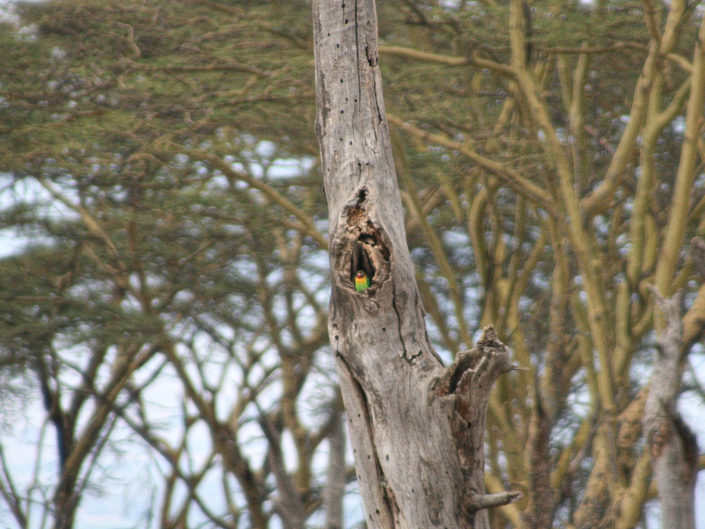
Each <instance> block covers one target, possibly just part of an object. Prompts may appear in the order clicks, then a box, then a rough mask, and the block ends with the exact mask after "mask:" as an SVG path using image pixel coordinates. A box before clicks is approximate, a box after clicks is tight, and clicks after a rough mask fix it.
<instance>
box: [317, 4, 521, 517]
mask: <svg viewBox="0 0 705 529" xmlns="http://www.w3.org/2000/svg"><path fill="white" fill-rule="evenodd" d="M313 27H314V49H315V55H316V88H317V109H318V110H317V111H318V115H317V124H316V129H317V133H318V138H319V142H320V151H321V159H322V166H323V172H324V180H325V191H326V197H327V200H328V208H329V219H330V232H329V233H330V261H331V268H332V283H333V284H332V292H331V303H330V320H329V332H330V339H331V344H332V346H333V350H334V351H335V355H336V359H337V362H336V363H337V367H338V375H339V379H340V386H341V391H342V395H343V399H344V402H345V411H346V415H347V419H348V429H349V432H350V438H351V443H352V447H353V452H354V455H355V463H356V470H357V475H358V480H359V482H360V490H361V492H362V497H363V502H364V505H365V510H366V514H367V525H368V527H371V528H385V529H386V528H390V529H391V528H414V529H416V528H419V527H424V528H431V527H445V528H486V527H488V521H487V516H486V514H485V513H486V511H484V510H483V509H486V508H489V507H492V506H497V505H503V504H506V503H509V502H510V501H513V500H514V499H517V498H518V496H519V494H518V493H515V492H508V493H502V494H493V495H486V494H485V487H484V454H483V435H484V429H485V414H486V410H487V402H488V398H489V393H490V389H491V387H492V385H493V382H494V381H495V380H496V378H497V377H498V376H499V375H500V374H502V373H505V372H507V371H509V370H510V369H511V365H510V362H509V351H508V349H507V348H506V346H504V344H502V343H501V342H500V341H499V340H498V338H497V335H496V333H495V332H494V329H492V328H491V327H488V328H487V329H485V332H484V334H483V337H482V338H481V339H480V341H479V342H478V344H477V346H476V347H475V348H474V349H473V350H472V351H467V352H462V353H459V354H458V355H457V359H456V361H455V362H454V363H453V365H452V366H450V367H449V368H445V369H444V368H443V366H442V364H441V361H440V359H439V358H438V356H437V355H436V353H435V352H434V350H433V348H432V347H431V344H430V342H429V340H428V336H427V334H426V329H425V324H424V312H423V308H422V306H421V300H420V298H419V293H418V290H417V286H416V282H415V281H414V268H413V263H412V262H411V258H410V255H409V250H408V247H407V243H406V234H405V231H404V223H403V221H404V216H403V211H402V206H401V200H400V196H399V189H398V187H397V179H396V174H395V169H394V162H393V159H392V150H391V146H390V141H389V130H388V125H387V120H386V116H385V111H384V102H383V100H382V79H381V75H380V70H379V64H378V54H377V20H376V13H375V5H374V1H373V0H347V1H346V0H336V1H334V2H333V1H329V0H317V1H314V5H313ZM358 272H364V274H362V275H363V276H364V277H367V278H369V281H370V282H369V287H368V288H366V289H364V284H363V286H362V287H361V288H363V290H362V291H358V290H356V288H355V276H356V275H357V273H358ZM364 277H363V279H362V280H361V281H363V283H364Z"/></svg>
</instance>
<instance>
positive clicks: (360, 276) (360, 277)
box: [355, 270, 370, 292]
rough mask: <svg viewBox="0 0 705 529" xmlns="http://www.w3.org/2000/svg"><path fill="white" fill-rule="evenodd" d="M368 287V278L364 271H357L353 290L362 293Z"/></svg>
mask: <svg viewBox="0 0 705 529" xmlns="http://www.w3.org/2000/svg"><path fill="white" fill-rule="evenodd" d="M369 287H370V278H369V277H367V274H366V273H365V271H364V270H358V271H357V274H355V290H357V291H358V292H363V291H365V290H367V289H368V288H369Z"/></svg>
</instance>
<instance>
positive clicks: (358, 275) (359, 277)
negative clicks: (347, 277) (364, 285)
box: [355, 270, 365, 279]
mask: <svg viewBox="0 0 705 529" xmlns="http://www.w3.org/2000/svg"><path fill="white" fill-rule="evenodd" d="M355 277H356V278H357V279H362V278H363V277H365V272H363V271H362V270H358V272H357V275H356V276H355Z"/></svg>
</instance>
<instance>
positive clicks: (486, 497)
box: [467, 490, 522, 511]
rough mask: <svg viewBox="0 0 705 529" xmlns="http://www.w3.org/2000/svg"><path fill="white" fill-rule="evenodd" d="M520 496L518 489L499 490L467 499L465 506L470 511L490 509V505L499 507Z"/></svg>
mask: <svg viewBox="0 0 705 529" xmlns="http://www.w3.org/2000/svg"><path fill="white" fill-rule="evenodd" d="M521 497H522V494H521V492H519V491H518V490H510V491H507V492H499V493H497V494H480V495H478V496H473V497H471V498H470V499H469V500H468V504H467V508H468V509H470V510H471V511H479V510H482V509H491V508H492V507H501V506H502V505H507V504H508V503H512V502H515V501H517V500H519V499H521Z"/></svg>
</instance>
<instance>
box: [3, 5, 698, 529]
mask: <svg viewBox="0 0 705 529" xmlns="http://www.w3.org/2000/svg"><path fill="white" fill-rule="evenodd" d="M310 7H311V6H310V3H309V2H306V1H298V0H291V1H287V2H266V3H264V2H246V1H239V2H234V1H233V2H225V1H197V0H193V1H184V2H181V1H177V2H166V1H159V0H154V1H148V2H144V1H140V2H137V1H132V0H128V1H125V2H120V3H119V5H118V4H116V3H114V2H105V1H101V0H66V1H61V2H58V1H54V2H46V3H37V4H18V5H17V6H16V9H15V10H14V11H11V15H7V16H6V17H5V21H4V22H3V23H2V26H0V48H1V49H2V50H3V53H2V54H1V55H0V185H1V186H2V187H1V188H0V196H1V197H2V201H0V208H1V212H0V219H1V221H0V222H1V224H0V228H1V229H2V231H1V234H2V236H3V239H2V240H3V242H2V244H3V245H4V246H6V247H7V250H6V251H4V252H3V258H2V260H0V307H1V308H0V326H1V328H0V388H1V390H2V406H3V421H2V428H1V429H0V449H1V450H0V465H1V468H0V509H1V511H0V512H2V513H3V515H2V517H3V519H4V520H7V521H6V522H5V523H6V524H7V525H8V526H9V527H23V528H24V527H56V528H70V527H98V526H99V525H100V524H101V523H102V524H103V526H105V527H115V526H118V525H120V526H138V527H147V526H151V527H164V528H167V527H174V528H176V527H257V528H263V527H278V526H284V527H287V528H289V527H291V528H297V527H304V526H325V527H330V528H334V527H351V526H355V525H358V524H360V523H363V520H362V515H361V513H360V508H359V501H358V500H357V499H356V496H355V494H354V490H355V483H354V470H353V469H352V466H351V462H352V458H351V457H350V454H349V453H348V454H346V448H345V442H344V436H343V433H342V432H343V430H342V428H343V424H342V417H343V414H342V405H341V402H340V399H339V397H338V394H337V390H336V386H335V381H334V375H333V371H334V369H333V362H332V359H331V358H330V351H329V348H328V337H327V328H326V319H327V298H328V288H329V287H328V259H327V248H326V245H327V242H326V232H327V220H326V219H327V215H326V212H325V206H324V197H323V191H322V185H321V178H320V175H319V168H318V161H317V147H316V141H315V137H314V130H313V122H314V116H315V109H314V108H313V105H314V86H313V57H312V51H311V27H310V26H311V24H310V16H311V15H310ZM378 16H379V22H380V44H381V45H382V48H381V50H380V51H381V53H382V57H381V64H382V72H383V75H384V77H385V98H386V106H387V110H388V112H389V116H388V119H389V120H390V122H391V123H392V125H393V130H392V134H393V140H394V144H395V149H396V153H395V154H396V159H397V164H398V169H399V170H398V173H399V178H400V185H401V187H402V195H403V200H404V203H405V206H406V208H407V219H406V227H407V234H408V239H409V245H410V249H411V252H412V256H413V258H414V260H415V262H416V264H417V281H418V282H419V288H420V290H421V292H422V295H423V298H424V305H425V307H426V310H427V312H428V318H427V321H428V324H429V328H430V332H431V336H432V339H433V340H434V343H435V344H436V346H437V348H438V350H439V353H440V354H441V356H442V357H443V358H444V359H445V360H446V361H450V360H451V359H452V358H453V355H454V354H455V353H456V352H457V351H459V350H461V349H463V348H467V347H470V346H471V345H472V342H473V340H472V338H473V335H475V334H476V333H477V331H478V330H479V329H481V328H482V326H483V325H486V324H489V323H492V324H494V325H495V327H496V328H497V331H498V333H499V335H500V337H501V338H502V339H503V341H505V342H506V343H507V344H509V345H511V347H512V348H513V351H514V354H515V359H514V360H515V361H516V362H517V363H520V364H522V365H524V366H526V367H529V370H528V371H526V372H519V373H515V374H513V375H512V376H511V377H507V378H506V379H504V380H500V382H499V383H498V385H497V387H496V388H495V393H494V395H493V399H492V402H491V406H490V415H489V417H488V421H489V423H488V425H489V432H488V439H487V457H488V468H487V476H486V479H487V486H488V489H489V491H490V492H492V491H499V490H504V489H505V488H518V489H520V490H522V491H524V492H525V500H524V501H523V502H519V503H518V504H513V505H508V506H506V507H503V508H501V509H498V510H497V511H495V512H493V513H492V520H491V521H492V524H493V527H517V528H519V527H521V528H539V527H551V526H554V527H580V528H582V527H623V528H631V527H646V526H647V525H648V524H649V523H652V522H653V520H654V519H655V518H656V517H657V516H658V512H659V510H658V509H656V508H653V509H652V508H651V506H652V505H654V501H653V500H654V498H655V497H656V493H657V487H656V486H655V484H654V483H653V482H652V479H651V477H652V459H658V456H659V455H660V453H661V450H660V448H661V445H659V443H660V442H661V438H659V436H658V435H656V434H649V435H647V434H646V433H645V431H650V430H648V428H649V427H650V426H649V425H648V424H646V423H645V422H644V424H642V423H643V421H642V417H644V413H645V408H647V401H648V400H649V394H650V392H651V394H652V399H653V398H655V397H654V396H653V395H654V391H653V389H652V388H654V387H656V386H659V384H655V383H652V384H651V385H649V384H648V382H649V380H650V378H651V375H652V372H653V371H654V370H655V369H656V368H657V367H658V362H656V364H657V365H656V366H654V362H653V359H654V358H656V359H657V360H658V359H659V358H660V357H659V356H658V355H656V356H655V354H656V353H655V352H656V351H657V350H666V349H667V347H664V338H665V335H666V330H668V329H671V328H673V325H672V324H673V322H674V321H675V322H680V324H682V332H681V334H680V335H678V336H677V337H676V338H677V344H676V347H677V350H678V354H677V358H676V359H675V362H674V363H673V364H672V369H670V371H669V372H670V373H672V374H673V375H674V376H673V377H671V378H673V379H674V380H670V382H669V384H670V386H669V388H667V389H669V391H666V392H665V393H664V394H659V395H657V396H658V399H659V401H658V402H661V403H662V406H661V407H660V408H659V409H657V410H656V411H655V412H654V411H653V410H652V413H651V414H652V415H653V414H654V413H656V414H657V415H658V414H659V413H660V417H661V419H664V417H665V419H664V420H666V422H665V423H663V422H662V423H660V424H661V425H664V424H665V426H664V428H665V430H663V431H665V432H673V428H674V426H673V425H674V424H679V425H680V423H679V422H678V420H679V419H678V418H677V415H676V413H677V411H676V410H677V402H678V400H679V399H680V400H683V399H689V401H690V402H691V403H694V405H695V406H700V407H702V406H703V398H704V395H705V392H703V389H702V387H701V385H700V384H701V383H702V381H703V378H704V377H703V375H702V366H703V362H704V359H703V348H702V343H701V339H702V333H703V326H704V325H705V288H704V287H703V281H704V279H705V277H704V276H705V274H704V273H703V266H702V262H703V260H704V258H703V255H702V253H703V252H702V249H701V250H699V248H702V246H701V241H702V239H701V238H702V237H704V236H705V174H704V169H705V166H704V160H705V141H704V140H703V101H702V97H703V93H705V90H704V89H703V86H702V84H703V79H705V72H704V70H703V68H704V66H703V57H702V55H703V49H704V48H705V46H704V45H703V44H705V43H704V42H703V41H704V40H705V36H703V31H704V30H703V29H702V20H703V10H702V6H701V5H699V4H698V3H697V2H693V3H690V4H689V3H686V2H676V1H672V2H669V3H668V4H660V3H653V2H648V1H644V2H641V3H639V2H627V1H605V2H595V3H592V4H591V3H581V2H578V1H538V0H537V1H534V2H532V3H530V4H529V5H527V6H522V4H521V3H519V2H516V1H510V2H492V1H481V2H464V1H458V2H444V1H438V2H433V1H430V2H421V1H414V0H399V1H393V2H392V1H389V2H380V5H379V6H378ZM698 32H699V33H698ZM698 42H699V43H700V44H699V46H698ZM691 241H692V242H691ZM20 243H21V244H20ZM10 245H11V247H10ZM677 291H682V293H683V302H682V305H680V306H678V312H677V318H675V319H674V318H671V319H669V318H668V317H666V316H664V315H663V314H662V313H661V310H660V309H659V308H658V306H655V305H656V300H657V299H658V297H659V296H662V297H664V298H665V299H669V298H671V296H672V295H673V294H674V293H676V292H677ZM666 345H668V344H666ZM694 366H701V367H700V369H698V368H697V367H695V368H694ZM658 380H663V377H660V378H659V379H658ZM663 410H668V413H664V412H663ZM648 415H649V414H648V413H647V416H648ZM701 416H702V414H701ZM656 418H658V417H656ZM686 422H687V421H686ZM693 422H694V421H691V426H695V425H696V424H693ZM664 437H665V439H666V440H668V439H672V438H673V435H671V436H670V437H669V436H668V435H666V436H664ZM675 438H677V439H681V440H682V444H683V446H684V451H683V454H684V455H685V456H687V457H689V458H690V460H687V462H688V463H689V466H688V467H687V471H684V469H682V468H681V469H680V470H679V471H681V472H682V474H681V475H682V476H683V481H684V483H686V485H688V486H690V489H689V490H690V491H691V494H692V485H690V482H691V480H692V481H693V482H694V480H695V477H696V475H697V472H698V470H699V469H701V468H702V467H703V464H704V461H703V456H702V455H698V454H699V452H697V447H696V445H695V443H694V441H693V440H692V439H691V438H690V437H689V436H688V434H687V430H686V429H685V428H683V429H681V430H678V431H677V432H676V435H675ZM19 446H22V448H21V449H20V448H18V447H19ZM28 447H29V448H28ZM20 454H21V457H20ZM135 479H138V480H139V483H140V484H139V485H138V486H135V488H133V489H130V488H129V485H128V484H127V483H128V482H130V481H134V480H135ZM505 485H506V486H507V487H505ZM116 490H118V491H119V492H118V493H117V494H116ZM101 496H104V497H106V498H112V500H111V501H113V502H114V501H115V500H114V498H115V496H122V497H124V501H125V511H124V513H123V515H122V517H121V518H120V519H119V520H115V519H114V518H111V519H109V520H106V519H100V518H94V517H91V516H92V514H91V512H92V511H91V507H90V506H91V503H92V502H96V501H97V500H98V499H99V498H100V497H101ZM128 506H130V507H128ZM113 516H119V512H118V514H116V515H113Z"/></svg>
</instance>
